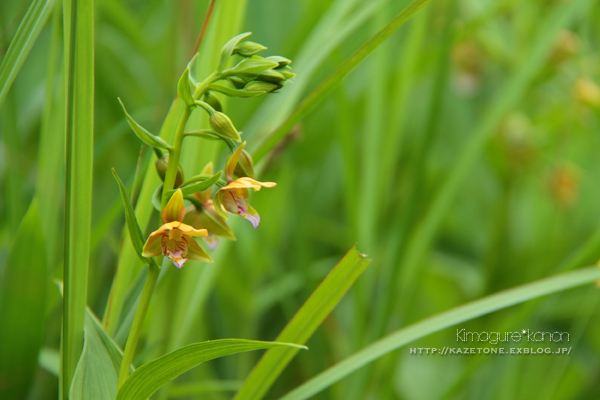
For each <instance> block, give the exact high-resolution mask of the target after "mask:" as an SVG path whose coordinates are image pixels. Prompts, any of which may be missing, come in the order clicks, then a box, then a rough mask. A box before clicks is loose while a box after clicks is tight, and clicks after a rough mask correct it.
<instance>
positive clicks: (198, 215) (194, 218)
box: [184, 162, 235, 251]
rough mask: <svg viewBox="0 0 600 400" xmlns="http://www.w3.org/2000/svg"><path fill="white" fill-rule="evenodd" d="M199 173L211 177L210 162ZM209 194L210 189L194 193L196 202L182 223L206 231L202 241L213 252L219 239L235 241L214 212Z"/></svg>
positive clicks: (188, 210)
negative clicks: (206, 234)
mask: <svg viewBox="0 0 600 400" xmlns="http://www.w3.org/2000/svg"><path fill="white" fill-rule="evenodd" d="M201 173H202V174H207V175H213V174H214V170H213V164H212V162H210V163H208V164H207V165H206V166H205V167H204V169H203V170H202V172H201ZM211 192H212V188H211V189H207V190H205V191H203V192H199V193H194V197H195V198H196V200H197V202H194V205H192V206H190V207H188V208H187V213H186V215H185V219H184V222H185V223H187V224H190V225H192V226H193V227H194V228H197V229H208V236H206V237H203V238H202V240H204V243H206V244H207V246H208V247H209V248H210V250H211V251H214V250H215V249H216V248H217V246H218V245H219V242H220V238H221V237H224V238H227V239H231V240H235V236H234V234H233V231H232V230H231V228H229V226H228V225H227V221H225V219H224V218H223V217H221V215H219V213H218V212H217V211H216V210H215V207H214V205H213V201H212V200H211V199H210V195H211Z"/></svg>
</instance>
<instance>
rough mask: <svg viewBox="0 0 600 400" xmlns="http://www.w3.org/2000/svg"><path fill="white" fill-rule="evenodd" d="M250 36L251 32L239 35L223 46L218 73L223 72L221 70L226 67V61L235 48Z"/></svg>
mask: <svg viewBox="0 0 600 400" xmlns="http://www.w3.org/2000/svg"><path fill="white" fill-rule="evenodd" d="M250 35H252V32H245V33H240V34H239V35H237V36H235V37H234V38H232V39H230V40H229V41H228V42H227V43H225V46H223V48H222V49H221V58H220V60H219V69H218V72H221V71H223V69H224V68H225V66H226V65H227V60H229V57H231V55H232V54H233V50H234V49H235V46H237V44H238V43H239V42H240V41H241V40H242V39H244V38H247V37H248V36H250Z"/></svg>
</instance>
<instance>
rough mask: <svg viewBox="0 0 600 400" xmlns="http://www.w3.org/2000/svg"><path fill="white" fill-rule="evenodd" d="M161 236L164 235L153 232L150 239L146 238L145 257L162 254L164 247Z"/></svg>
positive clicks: (143, 252)
mask: <svg viewBox="0 0 600 400" xmlns="http://www.w3.org/2000/svg"><path fill="white" fill-rule="evenodd" d="M156 232H158V231H156ZM161 238H162V235H159V234H154V233H153V234H152V235H150V237H149V238H148V240H146V243H145V244H144V249H143V251H142V255H143V256H144V257H156V256H160V255H162V248H161V244H160V242H161Z"/></svg>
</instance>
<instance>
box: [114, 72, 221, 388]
mask: <svg viewBox="0 0 600 400" xmlns="http://www.w3.org/2000/svg"><path fill="white" fill-rule="evenodd" d="M218 79H220V75H219V74H218V73H216V72H215V73H213V74H212V75H210V76H209V77H208V78H206V79H205V80H204V82H202V83H201V84H199V85H198V86H197V87H196V89H195V90H194V93H193V94H192V97H194V99H199V98H200V97H201V96H202V95H204V93H205V92H206V91H207V90H208V85H210V84H211V83H212V82H214V81H216V80H218ZM191 114H192V108H190V107H186V108H185V110H184V111H183V114H182V115H181V118H180V120H179V124H178V125H177V130H176V132H175V139H174V141H173V148H172V150H170V151H169V165H168V166H167V172H166V174H165V182H164V185H163V192H162V199H161V209H164V208H165V206H166V205H167V201H168V198H167V196H166V194H167V193H169V192H170V191H171V190H173V186H174V185H175V178H176V176H177V167H178V166H179V157H180V156H181V145H182V143H183V138H184V137H185V125H186V124H187V121H188V119H189V118H190V115H191ZM159 272H160V268H159V267H158V265H156V264H155V263H154V262H153V263H151V265H149V266H148V277H147V278H146V283H145V284H144V289H143V290H142V296H141V297H140V302H139V304H138V307H137V310H136V312H135V317H134V319H133V324H132V325H131V330H130V331H129V336H128V338H127V344H126V345H125V351H124V352H123V360H122V361H121V368H120V371H119V381H118V384H117V390H119V389H120V388H121V386H123V384H124V383H125V381H126V380H127V378H128V377H129V369H130V367H131V363H132V361H133V356H134V354H135V349H136V347H137V343H138V340H139V337H140V333H141V331H142V326H143V325H144V319H145V318H146V312H147V311H148V306H149V305H150V299H151V298H152V294H153V293H154V287H155V286H156V281H157V279H158V275H159Z"/></svg>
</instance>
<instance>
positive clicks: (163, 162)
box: [154, 154, 184, 188]
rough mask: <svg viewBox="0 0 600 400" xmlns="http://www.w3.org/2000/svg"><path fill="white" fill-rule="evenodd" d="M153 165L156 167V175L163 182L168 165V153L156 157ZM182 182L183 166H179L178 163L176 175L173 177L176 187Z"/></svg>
mask: <svg viewBox="0 0 600 400" xmlns="http://www.w3.org/2000/svg"><path fill="white" fill-rule="evenodd" d="M154 166H155V167H156V172H157V173H158V176H159V177H160V179H161V180H162V181H163V182H164V180H165V175H166V174H167V168H168V167H169V154H165V155H163V156H162V157H161V158H157V159H156V161H155V162H154ZM183 182H184V177H183V168H181V165H178V166H177V176H176V177H175V187H176V188H177V187H179V186H181V184H182V183H183Z"/></svg>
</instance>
